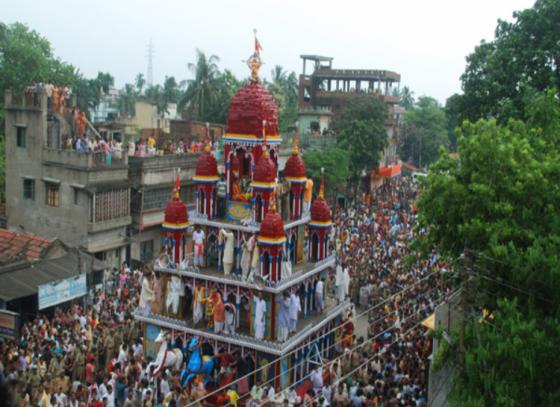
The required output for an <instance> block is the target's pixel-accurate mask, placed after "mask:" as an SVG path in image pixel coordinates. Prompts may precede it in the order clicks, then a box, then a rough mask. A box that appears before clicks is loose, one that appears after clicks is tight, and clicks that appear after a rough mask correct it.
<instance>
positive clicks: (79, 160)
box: [43, 147, 128, 168]
mask: <svg viewBox="0 0 560 407" xmlns="http://www.w3.org/2000/svg"><path fill="white" fill-rule="evenodd" d="M43 161H47V162H52V163H57V164H63V165H69V166H74V167H82V168H105V167H119V166H126V165H128V156H127V155H126V154H125V155H121V157H120V158H118V156H114V155H112V154H105V153H104V152H102V151H96V152H93V153H83V152H80V151H76V150H72V149H67V150H61V149H55V148H48V147H44V148H43Z"/></svg>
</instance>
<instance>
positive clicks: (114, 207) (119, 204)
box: [93, 188, 130, 222]
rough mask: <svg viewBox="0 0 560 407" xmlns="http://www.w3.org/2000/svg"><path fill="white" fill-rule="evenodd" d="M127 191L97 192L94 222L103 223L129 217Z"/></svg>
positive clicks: (125, 189)
mask: <svg viewBox="0 0 560 407" xmlns="http://www.w3.org/2000/svg"><path fill="white" fill-rule="evenodd" d="M128 196H129V194H128V189H127V188H124V189H116V190H112V191H103V192H97V193H96V194H95V196H94V199H95V212H94V216H93V221H94V222H105V221H108V220H111V219H118V218H122V217H125V216H129V215H130V203H129V199H128Z"/></svg>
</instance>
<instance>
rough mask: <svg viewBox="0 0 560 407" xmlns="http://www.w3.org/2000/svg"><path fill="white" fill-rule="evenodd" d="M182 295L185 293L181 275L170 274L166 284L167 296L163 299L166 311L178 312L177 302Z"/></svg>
mask: <svg viewBox="0 0 560 407" xmlns="http://www.w3.org/2000/svg"><path fill="white" fill-rule="evenodd" d="M183 295H185V293H184V290H183V283H182V282H181V277H177V276H172V277H171V279H170V280H169V283H168V284H167V298H166V299H165V308H166V309H167V312H171V313H173V314H177V313H178V312H179V302H180V299H181V297H182V296H183ZM170 308H171V309H170Z"/></svg>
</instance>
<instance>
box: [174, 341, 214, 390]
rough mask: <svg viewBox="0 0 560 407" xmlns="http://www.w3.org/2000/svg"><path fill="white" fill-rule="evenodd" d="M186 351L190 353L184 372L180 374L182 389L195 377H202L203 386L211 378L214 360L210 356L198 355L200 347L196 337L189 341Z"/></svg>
mask: <svg viewBox="0 0 560 407" xmlns="http://www.w3.org/2000/svg"><path fill="white" fill-rule="evenodd" d="M187 350H188V351H189V352H192V353H191V356H190V358H189V362H188V363H187V367H186V368H185V370H183V371H182V372H181V378H180V380H181V383H182V386H183V387H186V386H188V385H189V383H190V382H191V380H192V379H194V377H195V376H197V375H201V374H203V375H204V386H205V387H206V385H207V384H208V381H209V380H210V379H211V377H212V372H213V371H214V359H213V358H212V357H211V356H203V355H201V353H200V345H199V344H198V336H195V337H193V338H192V339H191V342H190V343H189V346H188V348H187Z"/></svg>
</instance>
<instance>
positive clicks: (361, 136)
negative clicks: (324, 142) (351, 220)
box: [333, 96, 387, 192]
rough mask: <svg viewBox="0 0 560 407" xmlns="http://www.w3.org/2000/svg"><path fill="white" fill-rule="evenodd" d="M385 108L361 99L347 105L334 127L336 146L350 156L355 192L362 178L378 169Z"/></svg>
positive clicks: (374, 100) (373, 99)
mask: <svg viewBox="0 0 560 407" xmlns="http://www.w3.org/2000/svg"><path fill="white" fill-rule="evenodd" d="M386 116H387V107H386V106H385V104H384V103H383V102H382V101H381V100H380V99H378V98H376V97H367V96H365V97H360V98H356V99H354V100H352V101H351V102H349V103H348V105H347V107H346V109H345V110H344V111H343V112H342V114H341V116H340V119H339V120H337V121H336V122H335V123H334V126H333V127H334V129H335V133H336V136H337V144H338V146H339V147H340V148H343V149H345V150H347V151H348V152H349V153H350V166H349V170H350V180H351V181H352V182H353V184H354V187H355V188H356V192H357V188H358V185H359V181H360V179H361V178H362V176H363V175H366V174H368V173H369V171H370V170H371V169H372V168H374V167H377V166H379V159H380V157H381V152H382V151H383V149H384V148H385V146H386V145H387V130H386V129H385V125H384V121H385V118H386Z"/></svg>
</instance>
